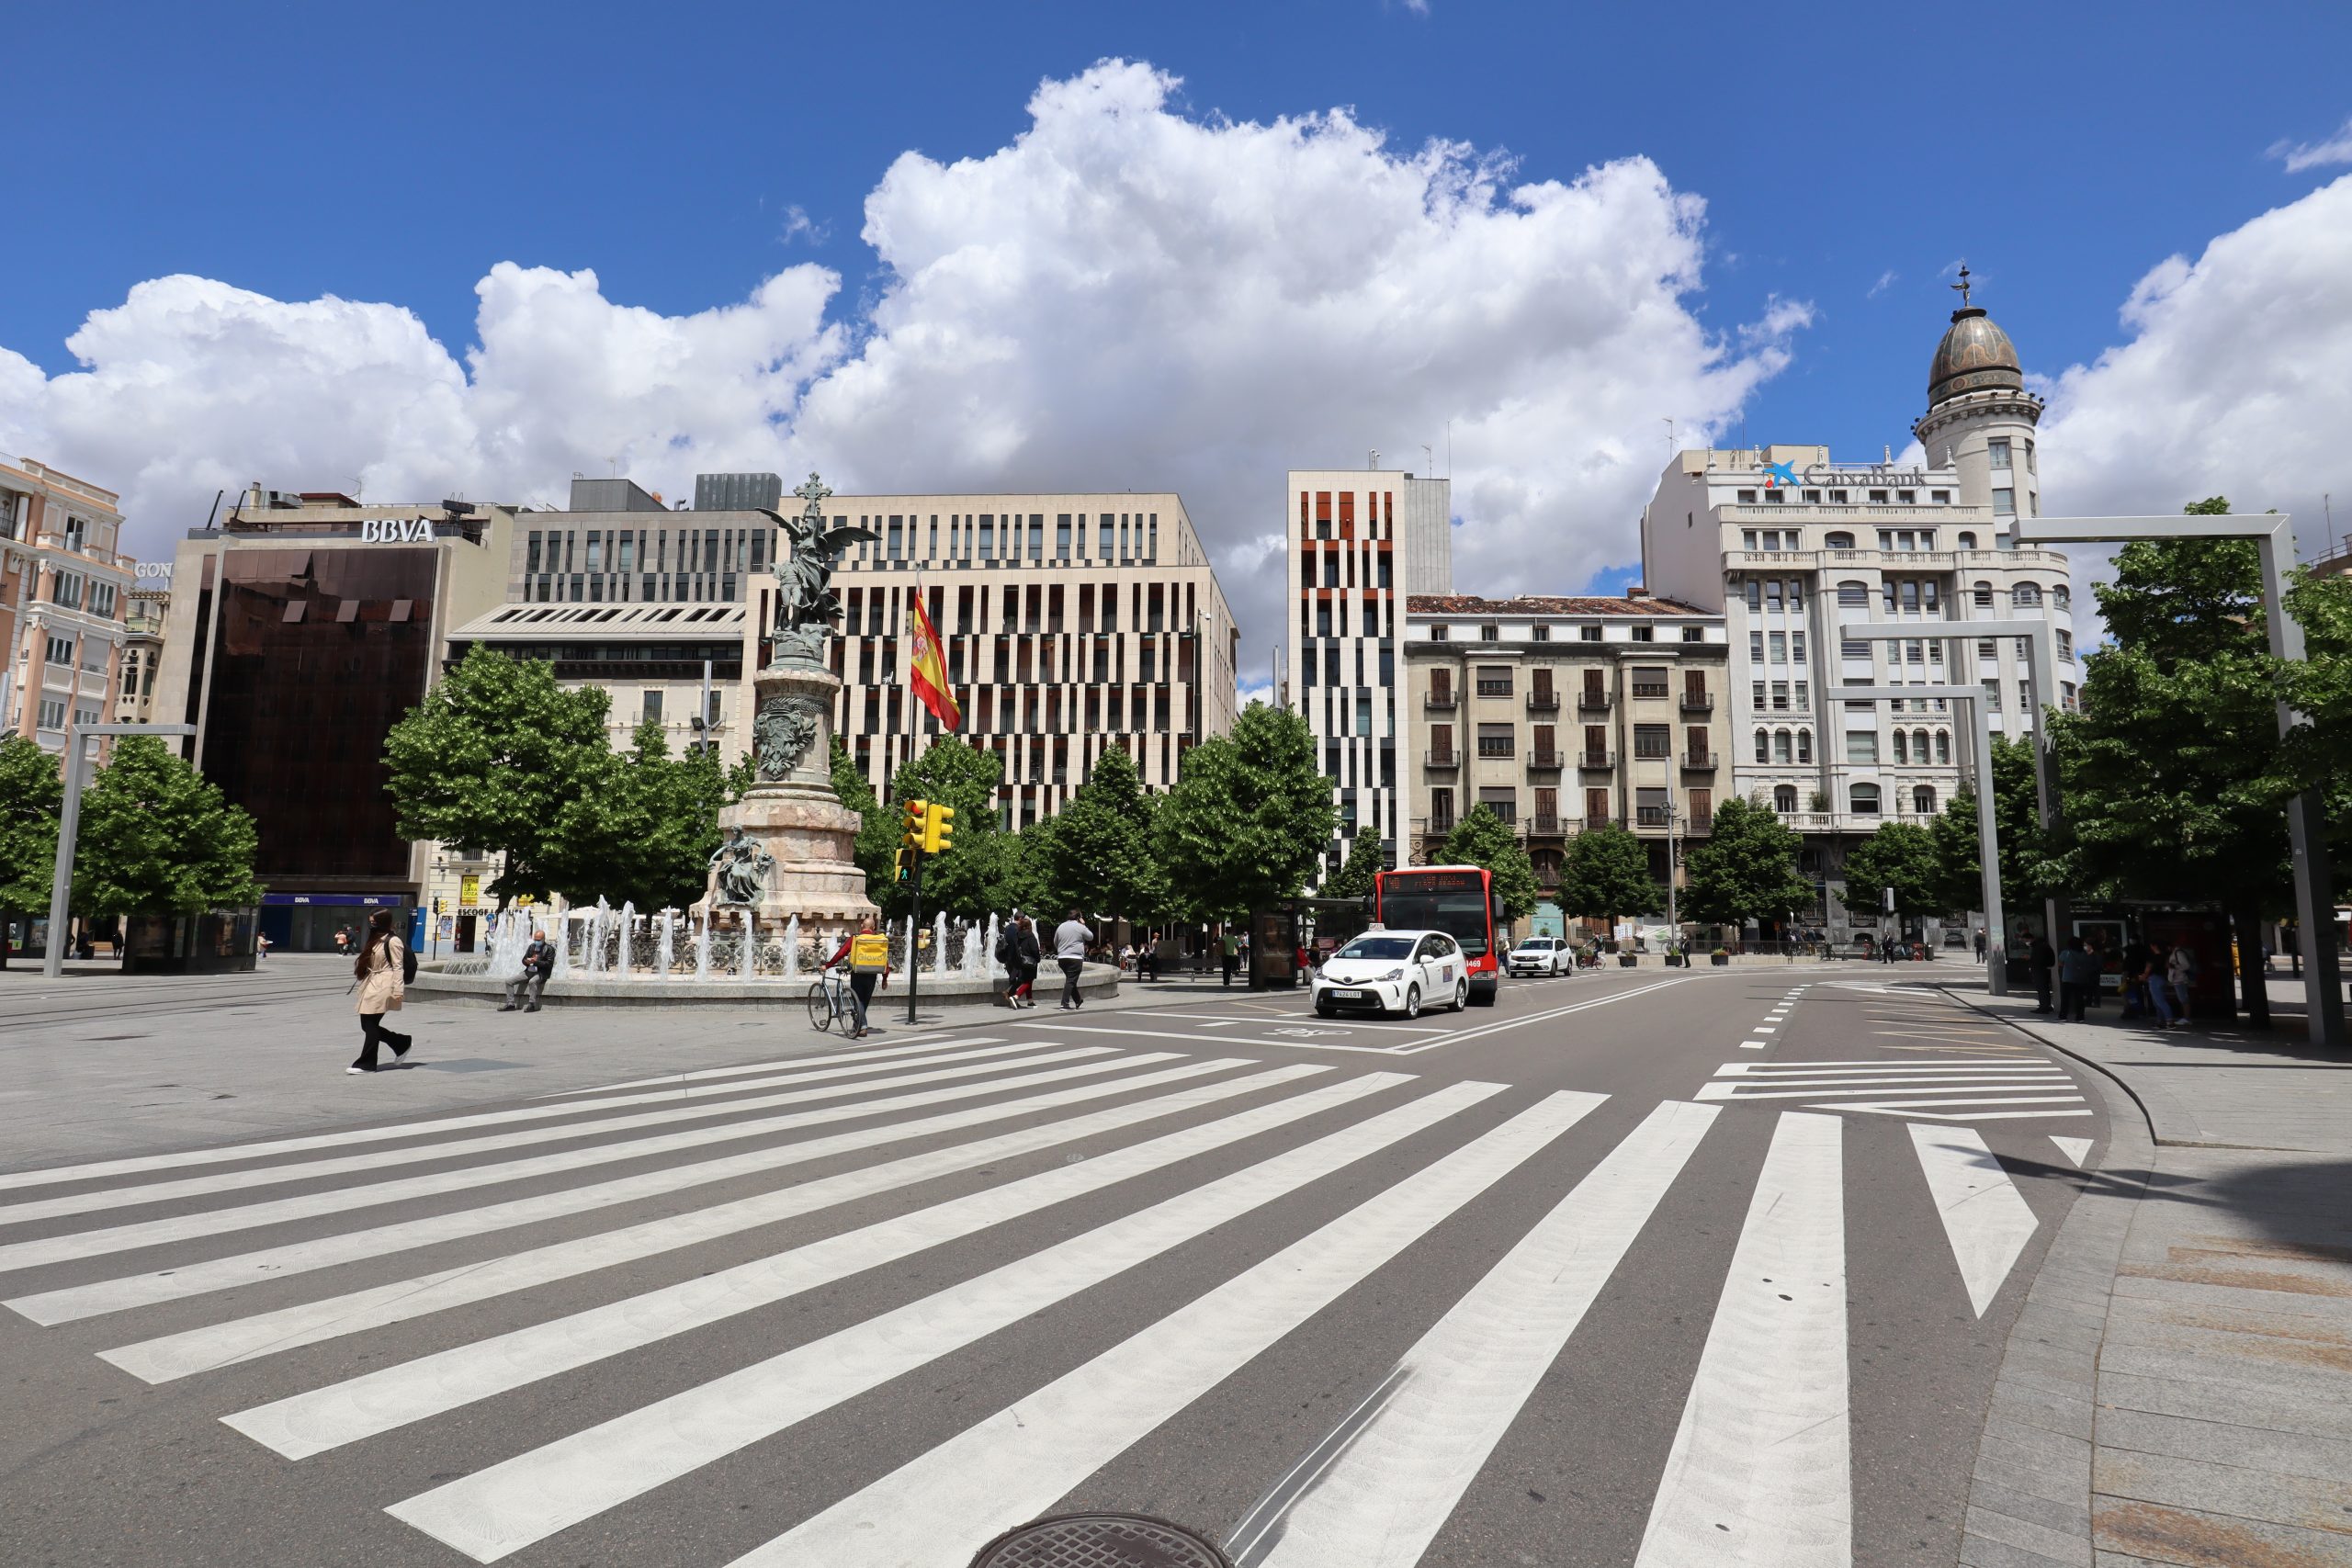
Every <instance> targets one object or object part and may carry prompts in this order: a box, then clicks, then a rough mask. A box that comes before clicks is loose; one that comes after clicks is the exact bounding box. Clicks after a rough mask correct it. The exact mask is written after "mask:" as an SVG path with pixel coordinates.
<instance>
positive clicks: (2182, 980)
mask: <svg viewBox="0 0 2352 1568" xmlns="http://www.w3.org/2000/svg"><path fill="white" fill-rule="evenodd" d="M2165 983H2166V984H2168V985H2169V986H2170V987H2172V1001H2173V1009H2174V1010H2175V1011H2177V1013H2178V1014H2179V1015H2180V1016H2179V1017H2177V1018H2176V1019H2174V1020H2172V1021H2171V1022H2169V1023H2167V1024H2166V1025H2165V1027H2166V1028H2167V1029H2182V1028H2186V1027H2187V1026H2188V998H2189V995H2190V993H2191V992H2193V991H2195V990H2196V989H2197V954H2195V953H2191V952H2189V951H2188V943H2187V942H2175V943H2173V944H2172V953H2171V955H2170V956H2168V957H2167V958H2165Z"/></svg>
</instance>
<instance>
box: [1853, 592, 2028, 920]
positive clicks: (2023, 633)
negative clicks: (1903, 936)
mask: <svg viewBox="0 0 2352 1568" xmlns="http://www.w3.org/2000/svg"><path fill="white" fill-rule="evenodd" d="M1838 635H1839V636H1840V637H1853V638H1857V639H1860V640H1862V641H1869V642H1889V641H1895V640H1907V639H1909V638H1911V637H1936V638H1939V639H1941V640H1945V641H1952V640H1959V639H1964V638H1967V637H2020V638H2023V639H2024V642H2025V654H2026V660H2025V662H2026V681H2027V683H2028V684H2029V685H2030V686H2031V687H2032V689H2033V705H2034V708H2035V709H2036V710H2037V711H2035V712H2034V713H2033V715H2032V719H2033V794H2034V803H2035V806H2036V808H2037V809H2038V811H2039V812H2040V814H2041V827H2042V830H2043V831H2044V832H2052V833H2054V832H2055V831H2057V829H2058V827H2059V824H2060V822H2061V821H2062V820H2064V814H2065V808H2064V804H2063V802H2062V800H2061V798H2060V795H2059V792H2058V762H2057V758H2056V755H2055V753H2053V752H2052V750H2050V727H2049V725H2047V724H2045V723H2044V722H2042V718H2041V713H2040V711H2039V710H2041V709H2042V708H2048V707H2053V706H2055V705H2056V704H2055V703H2054V701H2053V700H2052V699H2053V698H2055V696H2056V695H2057V690H2058V687H2057V681H2058V674H2057V671H2058V662H2059V660H2058V636H2057V628H2056V627H2055V626H2052V625H2051V624H2050V622H2048V621H2046V620H2040V619H2035V618H2031V617H2027V616H2007V617H2003V618H2002V619H1999V620H1990V621H1861V622H1858V623H1856V624H1855V625H1853V626H1840V627H1838ZM1945 653H1946V659H1945V662H1944V668H1945V669H1947V670H1949V669H1951V666H1952V660H1951V658H1950V654H1951V649H1946V650H1945ZM1841 689H1844V688H1841ZM1907 690H1908V691H1909V692H1912V693H1917V691H1919V690H1920V688H1918V687H1911V688H1908V689H1907ZM1977 690H1978V692H1979V694H1982V692H1983V690H1984V688H1983V685H1982V683H1981V682H1980V683H1979V685H1978V688H1977ZM1982 711H1983V712H1984V715H1985V728H1986V729H1987V731H1988V732H1989V731H1990V729H1991V728H1992V709H1991V707H1990V706H1989V705H1986V706H1985V707H1984V708H1983V710H1982ZM1985 750H1986V752H1987V754H1988V756H1989V754H1990V752H1991V750H1992V748H1991V745H1990V743H1989V742H1988V743H1987V745H1986V748H1985ZM2067 903H2068V900H2067V899H2066V897H2065V896H2064V894H2052V895H2049V896H2046V897H2044V898H2043V899H2042V901H2041V919H2042V935H2043V936H2045V937H2047V938H2048V939H2049V941H2050V944H2051V945H2052V947H2055V946H2057V945H2058V938H2059V934H2060V933H2061V932H2062V931H2064V930H2065V929H2066V924H2067V921H2068V919H2069V918H2070V911H2069V910H2068V908H2067ZM1985 913H1986V914H1987V915H1988V916H1989V915H1990V914H1991V913H1992V911H1991V910H1990V909H1987V910H1986V911H1985Z"/></svg>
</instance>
